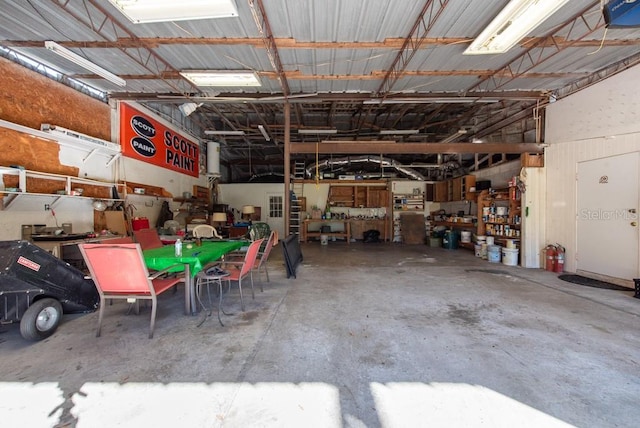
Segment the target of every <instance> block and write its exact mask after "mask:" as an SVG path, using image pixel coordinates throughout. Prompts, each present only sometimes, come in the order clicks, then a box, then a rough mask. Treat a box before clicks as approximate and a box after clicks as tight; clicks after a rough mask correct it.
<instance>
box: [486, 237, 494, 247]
mask: <svg viewBox="0 0 640 428" xmlns="http://www.w3.org/2000/svg"><path fill="white" fill-rule="evenodd" d="M495 239H496V238H494V237H493V236H487V245H488V246H491V245H494V244H495Z"/></svg>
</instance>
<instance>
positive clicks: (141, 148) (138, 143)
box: [131, 137, 157, 158]
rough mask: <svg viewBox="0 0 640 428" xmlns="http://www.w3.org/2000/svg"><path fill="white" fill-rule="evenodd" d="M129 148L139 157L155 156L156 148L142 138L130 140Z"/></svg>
mask: <svg viewBox="0 0 640 428" xmlns="http://www.w3.org/2000/svg"><path fill="white" fill-rule="evenodd" d="M131 147H133V150H135V151H136V153H138V154H139V155H140V156H144V157H146V158H151V157H153V156H154V155H155V154H156V150H157V149H156V146H155V145H154V144H153V143H152V142H151V141H149V140H147V139H146V138H144V137H135V138H132V139H131Z"/></svg>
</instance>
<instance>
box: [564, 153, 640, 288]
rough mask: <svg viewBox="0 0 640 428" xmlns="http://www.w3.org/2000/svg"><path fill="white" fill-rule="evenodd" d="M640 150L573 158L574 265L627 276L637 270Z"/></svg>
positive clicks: (639, 262) (633, 276) (638, 261)
mask: <svg viewBox="0 0 640 428" xmlns="http://www.w3.org/2000/svg"><path fill="white" fill-rule="evenodd" d="M639 167H640V153H637V152H636V153H629V154H625V155H619V156H611V157H607V158H602V159H596V160H592V161H587V162H580V163H578V177H577V186H578V187H577V203H578V206H577V208H578V212H577V215H578V230H577V238H578V239H577V241H578V242H577V245H578V246H577V254H576V256H577V266H578V269H580V270H583V271H587V272H593V273H596V274H600V275H606V276H610V277H613V278H621V279H626V280H631V279H632V278H638V277H639V276H640V271H639V266H640V256H639V242H640V233H639V232H638V230H639V228H638V210H639V207H638V192H639V185H638V168H639Z"/></svg>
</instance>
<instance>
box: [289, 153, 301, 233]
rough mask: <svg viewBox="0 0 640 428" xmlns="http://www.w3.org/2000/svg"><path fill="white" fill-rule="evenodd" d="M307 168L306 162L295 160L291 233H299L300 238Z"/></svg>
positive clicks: (290, 208) (291, 204)
mask: <svg viewBox="0 0 640 428" xmlns="http://www.w3.org/2000/svg"><path fill="white" fill-rule="evenodd" d="M304 178H305V168H304V162H301V161H295V164H294V168H293V185H292V186H291V195H290V198H291V200H290V204H289V234H290V235H297V236H298V240H300V227H301V221H302V219H301V218H300V216H301V213H302V209H303V207H302V204H301V203H300V198H302V197H303V196H304V182H303V180H304Z"/></svg>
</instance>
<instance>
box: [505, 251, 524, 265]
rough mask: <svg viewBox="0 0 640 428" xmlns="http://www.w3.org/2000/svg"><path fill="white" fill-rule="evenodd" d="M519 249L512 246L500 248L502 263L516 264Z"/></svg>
mask: <svg viewBox="0 0 640 428" xmlns="http://www.w3.org/2000/svg"><path fill="white" fill-rule="evenodd" d="M519 252H520V250H518V249H513V248H503V249H502V264H503V265H507V266H518V253H519Z"/></svg>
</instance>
